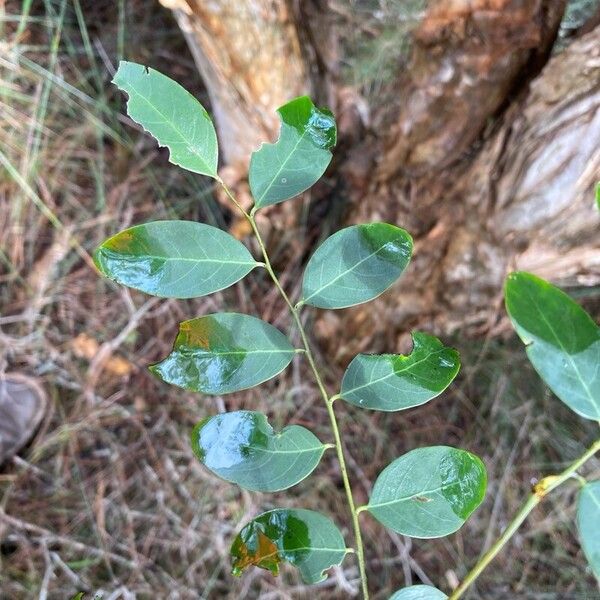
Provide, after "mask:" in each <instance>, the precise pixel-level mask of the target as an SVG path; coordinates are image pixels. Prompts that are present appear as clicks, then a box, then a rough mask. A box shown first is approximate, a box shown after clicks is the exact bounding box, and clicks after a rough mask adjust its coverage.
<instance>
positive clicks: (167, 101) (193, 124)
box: [113, 60, 218, 179]
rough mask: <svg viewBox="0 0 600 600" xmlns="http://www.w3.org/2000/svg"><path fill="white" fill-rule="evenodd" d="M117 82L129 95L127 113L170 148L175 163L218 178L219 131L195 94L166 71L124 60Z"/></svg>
mask: <svg viewBox="0 0 600 600" xmlns="http://www.w3.org/2000/svg"><path fill="white" fill-rule="evenodd" d="M113 83H114V84H115V85H116V86H117V87H118V88H119V89H120V90H123V91H124V92H126V93H127V95H128V96H129V100H128V102H127V114H128V115H129V116H130V117H131V118H132V119H133V120H134V121H135V122H136V123H139V124H140V125H141V126H142V127H143V128H144V129H145V130H146V131H147V132H148V133H150V134H152V136H154V137H155V138H156V140H157V141H158V144H159V146H166V147H167V148H168V149H169V152H170V158H169V160H170V161H171V162H172V163H173V164H175V165H179V166H180V167H183V168H184V169H187V170H188V171H193V172H194V173H200V174H202V175H208V176H209V177H213V178H215V179H216V178H217V160H218V147H217V134H216V133H215V128H214V125H213V123H212V121H211V119H210V117H209V116H208V113H207V112H206V110H205V109H204V107H203V106H202V104H200V102H198V100H196V98H194V96H192V94H190V93H189V92H188V91H187V90H185V89H184V88H183V87H181V86H180V85H179V84H178V83H177V82H175V81H173V80H172V79H170V78H169V77H167V76H166V75H163V74H162V73H159V72H158V71H155V70H154V69H150V68H148V67H145V66H144V65H140V64H137V63H133V62H127V61H124V60H122V61H121V62H120V63H119V69H118V71H117V72H116V74H115V76H114V78H113Z"/></svg>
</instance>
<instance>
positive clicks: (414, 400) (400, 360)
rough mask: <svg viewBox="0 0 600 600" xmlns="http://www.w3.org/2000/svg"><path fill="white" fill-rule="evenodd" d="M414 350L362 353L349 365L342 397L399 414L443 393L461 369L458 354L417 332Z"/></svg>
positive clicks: (352, 402) (345, 374) (366, 406)
mask: <svg viewBox="0 0 600 600" xmlns="http://www.w3.org/2000/svg"><path fill="white" fill-rule="evenodd" d="M412 337H413V350H412V352H411V353H410V354H409V355H407V356H404V355H403V354H380V355H375V354H359V355H358V356H356V357H355V358H354V359H353V360H352V362H351V363H350V364H349V365H348V368H347V369H346V372H345V373H344V378H343V380H342V389H341V392H340V397H341V398H342V399H343V400H345V401H346V402H349V403H350V404H354V405H355V406H360V407H361V408H370V409H373V410H384V411H395V410H404V409H406V408H412V407H414V406H419V405H421V404H424V403H425V402H428V401H429V400H431V399H432V398H435V397H436V396H437V395H439V394H441V393H442V392H443V391H444V390H445V389H446V388H447V387H448V385H450V383H451V382H452V380H453V379H454V378H455V377H456V375H457V373H458V370H459V368H460V359H459V356H458V352H457V351H456V350H454V349H453V348H447V347H446V346H444V345H443V344H442V342H440V340H438V339H437V338H436V337H434V336H432V335H427V334H426V333H419V332H414V333H413V334H412Z"/></svg>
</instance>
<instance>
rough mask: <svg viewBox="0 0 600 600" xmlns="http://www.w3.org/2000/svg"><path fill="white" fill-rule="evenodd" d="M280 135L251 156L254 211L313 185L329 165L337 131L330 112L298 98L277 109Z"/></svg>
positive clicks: (250, 181)
mask: <svg viewBox="0 0 600 600" xmlns="http://www.w3.org/2000/svg"><path fill="white" fill-rule="evenodd" d="M277 112H278V113H279V118H280V119H281V132H280V134H279V139H278V140H277V141H276V142H275V143H274V144H263V145H262V146H261V147H260V149H259V150H257V151H256V152H254V153H253V154H252V157H251V159H250V170H249V173H248V180H249V183H250V190H251V191H252V196H253V197H254V200H255V204H256V207H257V208H261V207H263V206H269V205H271V204H278V203H279V202H283V201H284V200H288V199H289V198H293V197H294V196H297V195H298V194H300V193H302V192H303V191H304V190H307V189H308V188H309V187H310V186H311V185H313V184H314V183H316V182H317V181H318V180H319V179H320V177H321V175H323V173H324V172H325V169H326V168H327V165H329V163H330V162H331V157H332V155H331V152H330V149H331V148H333V146H335V142H336V137H337V132H336V127H335V120H334V118H333V115H332V114H331V112H330V111H329V110H327V109H325V108H321V109H320V108H317V107H316V106H315V105H314V104H313V103H312V100H311V99H310V98H309V97H308V96H301V97H300V98H295V99H294V100H292V101H291V102H288V103H287V104H285V105H284V106H282V107H281V108H279V109H278V110H277Z"/></svg>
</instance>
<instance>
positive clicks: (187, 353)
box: [150, 313, 295, 394]
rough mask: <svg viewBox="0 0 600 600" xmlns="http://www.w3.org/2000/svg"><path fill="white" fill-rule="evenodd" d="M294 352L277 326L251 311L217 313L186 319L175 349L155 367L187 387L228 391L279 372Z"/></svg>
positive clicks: (167, 378)
mask: <svg viewBox="0 0 600 600" xmlns="http://www.w3.org/2000/svg"><path fill="white" fill-rule="evenodd" d="M294 353H295V350H294V348H293V346H292V345H291V344H290V342H289V341H288V339H287V338H286V337H285V336H284V335H283V333H281V331H279V330H278V329H276V328H275V327H273V325H270V324H269V323H265V322H264V321H261V320H260V319H257V318H256V317H251V316H249V315H242V314H238V313H216V314H213V315H207V316H205V317H199V318H198V319H191V320H189V321H183V323H181V324H180V325H179V334H178V336H177V338H176V340H175V345H174V346H173V351H172V352H171V353H170V354H169V355H168V356H167V357H166V358H165V359H164V360H162V361H161V362H159V363H157V364H155V365H152V366H151V367H150V370H151V371H152V372H153V373H154V374H155V375H157V376H158V377H160V378H161V379H162V380H163V381H166V382H167V383H171V384H173V385H178V386H179V387H182V388H185V389H187V390H193V391H196V392H202V393H204V394H226V393H230V392H237V391H239V390H244V389H246V388H250V387H253V386H255V385H258V384H259V383H263V382H264V381H267V380H268V379H271V378H272V377H275V375H277V374H278V373H280V372H281V371H283V369H285V368H286V367H287V366H288V365H289V364H290V362H291V360H292V358H293V356H294Z"/></svg>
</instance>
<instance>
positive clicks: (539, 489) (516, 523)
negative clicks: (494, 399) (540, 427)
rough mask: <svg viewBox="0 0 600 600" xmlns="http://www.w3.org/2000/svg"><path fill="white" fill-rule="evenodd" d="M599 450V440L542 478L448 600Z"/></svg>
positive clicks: (453, 597) (480, 570) (479, 572)
mask: <svg viewBox="0 0 600 600" xmlns="http://www.w3.org/2000/svg"><path fill="white" fill-rule="evenodd" d="M599 450H600V440H597V441H596V442H594V444H592V446H591V447H590V448H589V449H588V450H586V451H585V452H584V453H583V454H582V455H581V456H580V457H579V458H578V459H577V460H576V461H575V462H573V463H571V464H570V465H569V466H568V467H567V468H566V469H565V470H564V471H562V472H561V473H559V474H558V475H549V476H548V477H544V479H542V480H541V481H540V482H539V483H537V484H536V485H535V486H534V488H533V492H532V494H531V496H529V498H528V499H527V502H525V504H524V505H523V506H522V507H521V510H520V511H519V512H518V513H517V514H516V515H515V517H514V518H513V520H512V521H511V522H510V523H509V524H508V527H507V528H506V529H505V530H504V533H503V534H502V535H501V536H500V537H499V538H498V539H497V540H496V542H495V543H494V544H493V545H492V547H491V548H490V549H489V550H488V551H487V552H486V553H485V554H484V555H483V556H482V557H481V559H480V560H479V562H478V563H477V564H476V565H475V567H473V569H472V570H471V572H470V573H469V574H468V575H467V576H466V577H465V579H464V580H463V582H462V583H461V584H460V585H459V586H458V587H457V588H456V589H455V590H454V592H452V594H451V595H450V597H449V598H448V600H457V598H460V597H461V596H462V595H463V594H464V593H465V592H466V591H467V589H468V588H469V586H470V585H471V584H472V583H473V582H474V581H475V580H476V579H477V578H478V577H479V575H481V573H482V571H483V570H484V569H485V568H486V567H487V566H488V565H489V564H490V563H491V562H492V560H494V558H495V557H496V555H497V554H498V553H499V552H500V550H502V548H503V547H504V546H505V545H506V543H507V542H508V541H509V540H510V538H511V537H512V536H513V535H514V534H515V533H516V531H517V529H519V527H520V526H521V524H522V523H523V521H524V520H525V519H526V518H527V517H528V515H529V513H530V512H531V511H532V510H533V509H534V508H535V507H536V506H537V505H538V504H539V503H540V502H541V501H542V500H543V499H544V498H545V497H546V496H547V495H548V494H549V493H550V492H551V491H552V490H554V489H556V488H557V487H558V486H559V485H562V484H563V483H564V482H565V481H567V479H570V478H571V477H577V469H579V468H580V467H581V466H582V465H583V464H584V463H585V462H586V461H588V460H589V459H590V458H592V456H594V454H596V452H598V451H599Z"/></svg>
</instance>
